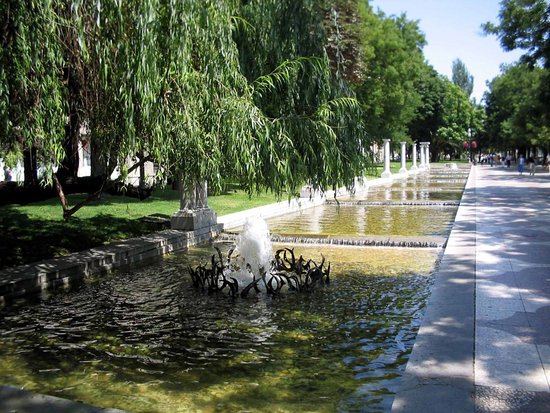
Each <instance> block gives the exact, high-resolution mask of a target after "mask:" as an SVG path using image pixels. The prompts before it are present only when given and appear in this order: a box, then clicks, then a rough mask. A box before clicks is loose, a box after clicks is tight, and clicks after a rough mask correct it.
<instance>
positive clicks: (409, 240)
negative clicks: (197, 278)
mask: <svg viewBox="0 0 550 413" xmlns="http://www.w3.org/2000/svg"><path fill="white" fill-rule="evenodd" d="M238 236H239V234H238V233H232V232H222V233H220V234H219V235H218V237H217V238H216V239H217V240H218V241H235V240H236V239H237V237H238ZM271 242H278V243H291V244H322V245H346V246H358V247H359V246H360V247H393V248H444V247H445V244H446V242H447V240H446V238H445V237H435V236H433V237H387V236H370V237H337V236H336V237H335V236H326V237H320V236H299V235H277V234H271Z"/></svg>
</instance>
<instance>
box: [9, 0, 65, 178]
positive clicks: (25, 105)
mask: <svg viewBox="0 0 550 413" xmlns="http://www.w3.org/2000/svg"><path fill="white" fill-rule="evenodd" d="M0 44H1V47H0V157H1V158H3V159H4V161H5V162H6V163H7V164H8V165H9V166H15V164H16V163H17V161H18V160H21V159H23V158H26V159H29V158H35V159H32V162H29V163H32V164H35V163H36V158H37V160H38V161H40V163H41V164H42V165H43V166H44V167H45V168H46V169H47V171H46V174H51V170H52V169H51V168H52V167H53V166H54V165H58V164H59V163H60V162H61V161H62V160H63V157H64V152H63V149H62V144H63V139H64V133H65V132H64V125H65V117H66V112H67V101H66V96H65V87H64V85H63V82H62V80H63V50H62V44H61V43H60V41H59V25H58V18H57V14H56V13H55V10H54V5H53V4H52V3H51V2H47V1H32V0H7V1H3V2H1V3H0ZM28 169H29V168H27V170H26V174H27V175H28V174H31V175H32V172H33V171H29V170H28ZM32 169H34V168H32ZM35 178H36V177H35ZM35 178H34V179H30V180H27V179H26V182H27V183H33V181H34V180H35Z"/></svg>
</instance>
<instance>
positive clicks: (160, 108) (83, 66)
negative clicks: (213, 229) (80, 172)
mask: <svg viewBox="0 0 550 413" xmlns="http://www.w3.org/2000/svg"><path fill="white" fill-rule="evenodd" d="M6 4H7V5H6ZM6 4H3V5H2V6H1V7H2V9H1V10H2V17H1V18H2V19H3V22H4V21H7V22H8V23H13V24H12V26H13V29H11V30H12V31H11V32H10V31H9V30H7V31H6V30H5V29H4V28H5V27H11V26H10V25H9V24H8V25H7V26H6V25H2V27H3V29H2V30H3V32H2V42H3V46H4V45H7V48H6V49H4V48H3V51H2V59H3V60H2V61H3V62H11V66H2V67H3V68H4V67H6V70H2V71H1V72H0V82H1V84H0V88H1V89H0V110H1V113H0V118H1V119H2V129H1V135H0V142H1V147H0V151H1V153H0V156H4V155H5V154H6V153H7V152H9V153H11V154H15V157H17V156H19V155H18V154H19V153H20V150H21V148H23V147H25V145H26V146H27V147H28V146H30V145H32V146H33V147H34V148H37V149H38V151H39V153H40V157H41V160H42V162H43V165H45V166H48V167H50V170H49V173H48V174H47V175H46V176H45V177H46V181H50V182H51V181H56V176H55V175H54V174H53V170H54V169H55V167H58V166H59V165H60V164H61V163H62V162H63V159H64V157H65V156H66V155H68V154H67V151H66V146H67V145H65V146H64V138H65V136H64V130H63V129H64V126H66V124H67V121H68V119H70V117H69V112H70V108H71V107H75V106H74V105H73V106H71V104H74V102H73V100H74V99H76V98H78V99H79V101H78V105H77V107H78V108H79V119H80V122H81V123H85V124H86V125H87V126H88V128H89V130H90V134H91V140H92V142H93V151H94V155H93V156H95V158H97V159H100V160H101V164H102V165H103V166H104V171H103V175H104V176H105V177H108V176H109V175H110V174H111V172H112V171H113V170H114V168H115V167H116V166H117V165H118V166H121V168H122V176H123V177H124V175H125V174H126V173H127V172H128V171H129V168H128V167H126V166H125V165H127V161H128V159H135V158H137V159H138V160H139V161H140V162H143V161H145V160H151V161H153V162H155V163H156V164H157V165H158V176H159V178H160V179H162V178H164V177H165V176H167V175H169V174H175V175H176V176H178V177H179V178H180V179H181V180H182V181H183V183H184V185H185V186H192V185H194V184H196V183H199V182H202V181H204V180H207V181H208V182H209V183H210V185H214V186H215V187H221V185H222V182H223V180H224V179H225V178H227V177H233V178H236V179H238V180H239V182H240V183H241V184H242V185H243V187H244V188H245V189H246V190H247V191H248V192H250V193H252V192H253V191H255V190H261V189H264V188H268V189H271V190H273V191H274V192H276V193H277V194H282V193H283V192H285V191H286V192H288V193H289V194H294V193H296V191H297V189H298V188H299V186H300V185H301V184H302V183H304V182H305V181H310V182H311V183H312V184H313V185H314V186H316V187H319V188H326V187H329V186H333V187H334V186H340V185H351V183H352V182H353V177H354V176H356V175H358V174H360V173H361V172H362V170H363V169H364V167H365V165H366V164H367V163H368V161H369V156H368V151H367V150H366V148H368V144H369V142H368V140H367V138H366V135H365V132H364V127H363V123H362V114H361V111H360V107H359V105H357V103H356V101H355V100H354V99H353V98H352V97H351V94H350V93H349V91H348V90H346V88H345V86H344V85H343V83H342V82H341V81H340V80H339V79H337V78H336V77H335V76H334V75H333V74H332V72H331V71H330V66H329V62H328V58H327V56H326V54H325V52H324V46H325V35H324V32H323V30H322V25H321V24H320V22H321V20H320V19H321V17H322V14H321V11H320V10H319V9H318V8H317V6H316V5H315V2H313V1H311V0H300V1H290V0H284V1H275V0H269V1H249V2H246V4H241V2H240V1H237V0H204V1H201V2H196V1H190V0H189V1H181V0H143V1H140V2H120V1H117V0H107V1H93V2H90V1H84V0H72V1H71V0H51V1H40V2H39V1H32V0H28V1H26V2H20V1H19V2H18V1H13V2H11V3H10V2H8V3H6ZM14 10H15V12H16V13H15V15H16V18H14V17H13V16H14ZM28 27H33V28H34V29H35V30H33V31H32V34H31V31H29V30H28V29H27V28H28ZM14 68H15V69H16V70H15V73H16V74H15V75H12V74H11V73H12V70H11V69H14ZM37 71H38V73H36V72H37ZM34 73H36V76H34ZM67 73H74V74H75V76H78V79H79V82H78V85H79V87H80V89H79V90H77V93H74V92H75V91H74V90H72V92H73V93H69V92H70V90H69V89H68V82H67V81H66V80H67V78H66V74H67ZM64 74H65V76H64ZM10 76H12V77H13V78H12V77H10ZM77 89H78V88H77ZM45 90H47V91H48V93H42V92H43V91H45ZM22 92H25V93H26V94H27V95H28V96H26V95H25V100H23V99H22V98H21V95H22ZM37 94H38V96H37ZM14 102H15V103H18V106H17V105H16V106H14V105H13V104H14ZM130 169H131V168H130ZM59 189H60V194H61V195H62V190H61V188H59ZM62 199H63V197H62ZM63 205H64V210H65V215H66V216H70V215H71V214H72V213H74V212H75V211H76V210H77V209H78V208H74V207H73V208H70V207H69V206H68V204H67V203H66V201H64V203H63ZM77 207H79V206H77Z"/></svg>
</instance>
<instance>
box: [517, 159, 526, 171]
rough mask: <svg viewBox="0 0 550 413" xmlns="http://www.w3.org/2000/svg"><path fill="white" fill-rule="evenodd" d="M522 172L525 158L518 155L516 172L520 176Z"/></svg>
mask: <svg viewBox="0 0 550 413" xmlns="http://www.w3.org/2000/svg"><path fill="white" fill-rule="evenodd" d="M523 171H525V158H524V157H523V155H520V156H519V161H518V172H519V174H520V175H523Z"/></svg>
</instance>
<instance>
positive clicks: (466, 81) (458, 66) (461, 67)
mask: <svg viewBox="0 0 550 413" xmlns="http://www.w3.org/2000/svg"><path fill="white" fill-rule="evenodd" d="M452 81H453V83H454V84H455V85H457V86H458V87H459V88H460V89H462V91H463V92H464V93H465V94H466V96H468V97H470V96H471V95H472V91H473V90H474V77H473V76H472V75H471V74H470V72H469V71H468V69H467V68H466V65H465V64H464V62H463V61H462V60H460V59H456V60H454V61H453V71H452Z"/></svg>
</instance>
